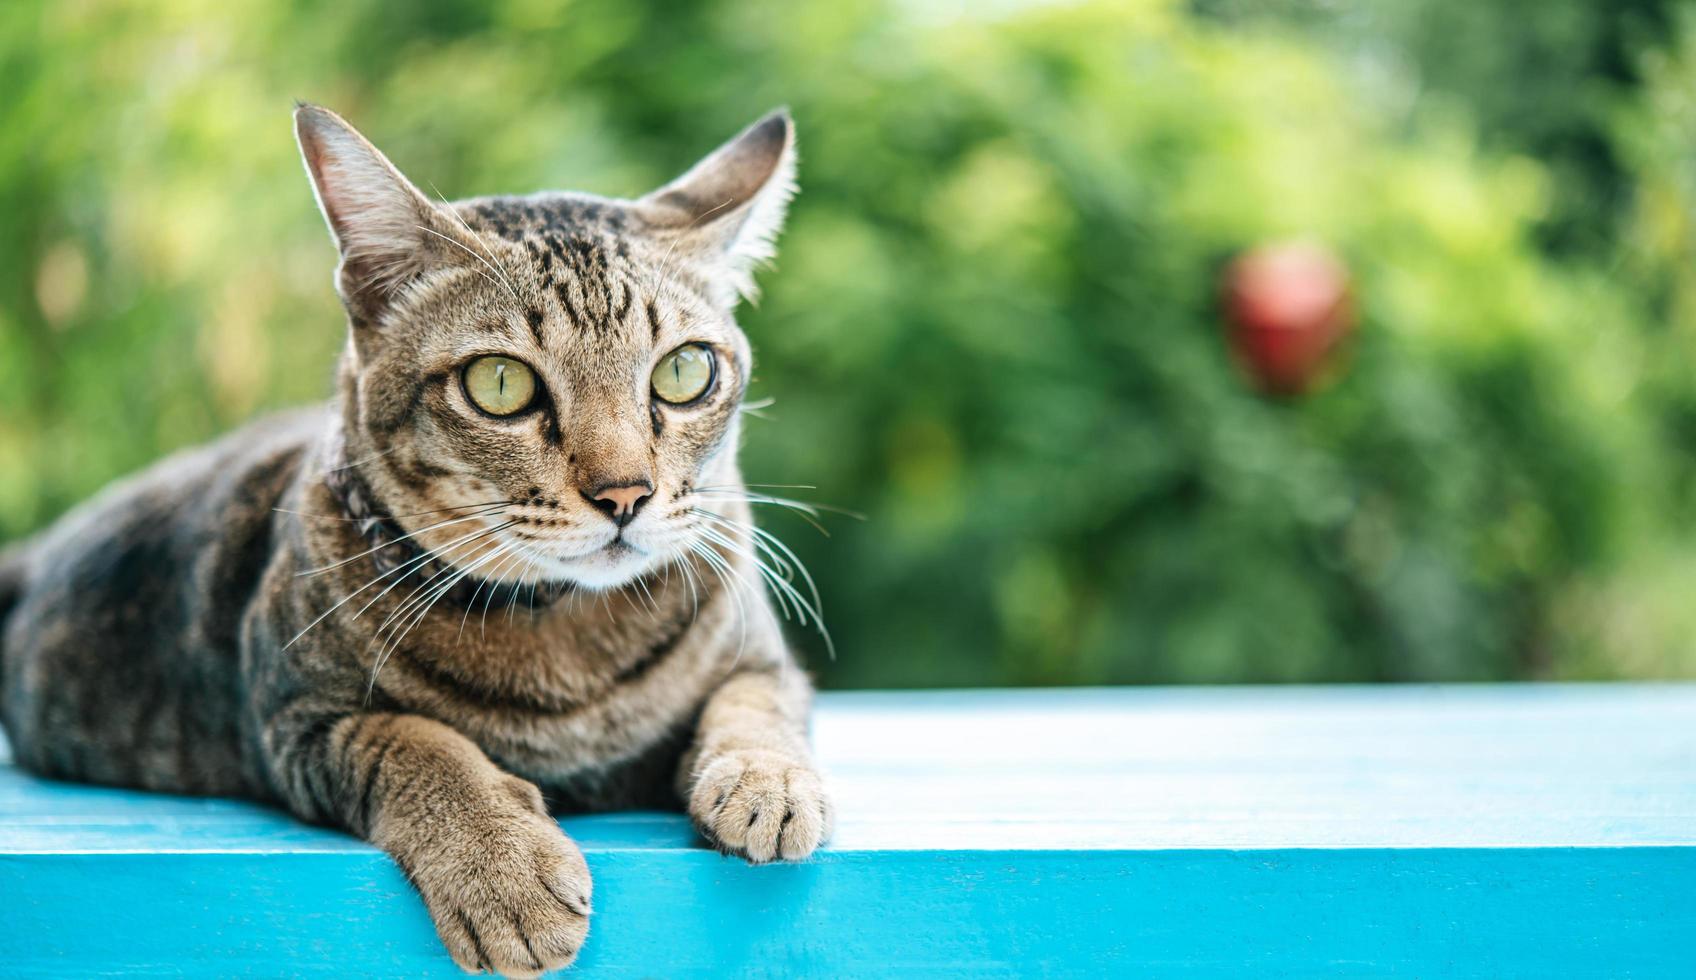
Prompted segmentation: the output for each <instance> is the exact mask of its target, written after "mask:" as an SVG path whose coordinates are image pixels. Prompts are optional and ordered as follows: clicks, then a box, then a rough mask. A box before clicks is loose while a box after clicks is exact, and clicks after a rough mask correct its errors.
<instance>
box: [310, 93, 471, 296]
mask: <svg viewBox="0 0 1696 980" xmlns="http://www.w3.org/2000/svg"><path fill="white" fill-rule="evenodd" d="M294 132H295V138H296V140H298V141H299V143H300V156H301V159H302V160H304V161H305V163H306V173H307V175H308V176H310V177H311V178H312V190H313V193H314V194H315V195H316V196H317V198H318V209H319V210H320V211H322V212H323V213H324V220H325V221H326V222H327V223H328V224H329V226H330V235H331V237H333V238H334V239H335V242H336V248H337V249H338V250H340V252H341V256H342V262H341V266H340V268H339V269H338V270H337V290H338V291H339V292H340V293H341V297H342V302H343V303H344V304H346V306H347V308H348V312H349V313H350V314H352V315H353V316H354V317H355V319H356V321H358V320H361V319H363V320H372V319H375V318H376V317H377V315H378V314H380V313H381V312H382V310H383V309H384V308H385V307H386V306H387V305H388V304H389V303H390V302H391V301H392V300H393V298H394V296H395V294H396V293H397V292H398V291H399V290H400V289H402V288H403V287H405V286H406V285H407V284H408V283H410V282H411V281H412V280H414V279H416V278H417V277H418V275H419V274H420V273H422V272H423V271H424V270H425V269H426V268H428V267H429V266H430V264H431V263H432V262H433V261H434V259H435V257H436V255H437V253H438V252H440V247H439V246H438V244H437V243H438V242H439V239H437V238H436V237H435V236H436V235H444V234H446V235H452V234H453V229H452V225H451V224H449V223H448V222H445V221H443V220H442V215H441V213H440V212H439V211H438V210H437V209H436V207H435V206H434V205H432V204H431V203H430V201H429V199H428V198H426V197H425V196H424V195H423V194H422V193H420V192H419V190H418V189H417V188H416V187H414V186H412V183H411V182H410V181H408V180H407V179H406V178H405V177H404V176H402V175H401V172H400V171H399V170H397V169H395V166H394V164H392V163H390V162H389V160H388V158H387V157H385V156H383V154H382V153H381V152H380V151H379V150H378V149H377V148H376V147H375V146H372V145H371V143H370V141H369V140H367V139H366V138H365V137H363V136H361V135H359V132H358V131H357V130H355V129H354V128H353V127H352V126H350V125H348V124H347V122H346V120H344V119H342V117H340V116H338V115H336V114H335V113H333V112H331V111H330V110H328V109H325V108H322V107H320V106H315V105H301V106H299V107H297V108H296V109H295V113H294Z"/></svg>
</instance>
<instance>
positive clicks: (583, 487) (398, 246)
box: [295, 106, 795, 588]
mask: <svg viewBox="0 0 1696 980" xmlns="http://www.w3.org/2000/svg"><path fill="white" fill-rule="evenodd" d="M295 130H296V135H297V137H298V139H299V142H300V148H301V154H302V156H303V158H304V159H305V162H306V169H307V172H308V174H309V175H310V176H311V178H312V184H313V188H314V190H315V192H316V194H317V198H318V204H319V207H320V209H321V210H322V211H323V213H324V217H325V220H326V221H327V222H328V223H329V226H330V231H331V233H332V235H333V237H334V239H335V242H336V245H337V248H338V249H339V250H340V252H341V264H340V266H339V267H338V269H337V278H336V285H337V290H338V292H339V293H340V295H341V297H342V302H343V304H344V306H345V307H346V308H347V312H348V321H349V330H350V334H351V337H350V342H349V344H348V348H347V354H346V357H345V361H344V365H343V368H342V383H341V391H342V399H343V405H342V416H343V428H344V430H345V431H344V439H345V441H346V446H347V449H346V454H347V461H348V462H349V463H351V464H352V465H354V466H356V467H357V468H358V470H359V473H360V475H361V476H362V477H363V478H364V480H365V482H366V483H368V484H369V485H370V486H371V487H372V489H373V491H374V492H375V493H376V495H377V496H378V498H379V500H380V501H381V503H382V505H383V506H384V507H385V508H386V509H387V510H388V511H389V513H390V514H391V515H393V517H394V520H395V522H396V523H398V524H400V525H402V527H403V528H404V529H405V530H406V531H408V532H411V533H414V534H416V538H417V540H418V541H419V542H421V543H422V544H423V545H424V546H425V547H427V548H429V549H433V550H437V551H439V552H440V553H441V557H442V558H443V560H445V561H447V562H448V563H450V564H453V565H456V566H459V567H460V568H475V569H476V574H477V575H478V577H480V578H485V579H490V580H494V581H519V580H521V579H524V578H526V577H541V578H544V579H548V580H555V581H560V580H563V581H571V582H575V583H577V584H579V585H583V586H587V587H591V588H610V587H615V586H618V585H621V584H624V583H626V582H629V581H631V580H633V579H635V578H636V577H638V576H640V575H642V574H644V573H646V572H648V571H651V570H653V569H655V568H658V567H660V566H662V565H664V564H665V563H667V562H669V561H671V560H673V559H675V558H676V557H678V556H680V555H681V554H683V553H684V552H685V550H686V548H687V547H688V546H689V544H690V543H691V541H692V540H694V539H695V538H698V537H699V536H700V535H701V534H703V533H710V530H709V531H705V532H704V531H703V530H702V529H703V527H709V526H708V525H704V524H703V522H702V520H701V519H700V518H699V516H698V514H696V513H692V508H697V507H699V508H707V507H710V506H711V504H712V502H713V499H714V492H715V490H717V492H718V493H724V492H725V491H724V490H722V489H719V488H725V487H734V486H737V485H739V483H740V478H739V476H738V473H737V470H736V463H735V459H734V456H735V449H736V441H737V433H738V428H739V426H738V415H739V412H738V410H739V408H740V405H741V403H742V399H743V394H744V392H745V390H746V387H747V384H748V375H749V371H750V368H751V357H750V352H749V346H748V341H747V338H746V337H745V336H744V335H743V334H742V331H741V329H740V328H739V327H738V326H737V324H736V321H735V319H734V318H733V316H732V313H733V310H734V308H735V306H736V303H737V302H738V300H739V299H740V298H741V297H744V296H750V295H751V294H752V292H753V279H752V271H753V269H754V267H755V266H756V265H757V264H758V263H759V262H761V261H762V260H765V259H767V258H769V257H770V255H771V254H772V241H773V238H774V236H775V235H776V234H777V232H778V229H779V227H780V225H781V224H782V221H783V216H784V211H785V208H786V206H787V204H788V200H789V197H790V196H791V194H792V193H793V191H794V168H795V151H794V134H793V126H792V124H791V122H790V119H789V116H788V114H787V113H784V112H781V111H780V112H775V113H772V114H771V115H768V116H766V117H765V118H764V119H761V120H760V121H759V122H756V123H754V124H753V125H752V126H750V127H749V128H748V129H746V130H744V131H743V132H742V133H741V134H740V135H738V136H737V137H735V138H734V139H732V140H731V141H730V142H728V143H726V144H724V145H723V146H721V147H719V148H718V149H717V150H715V151H713V152H712V153H711V154H709V155H708V156H707V157H706V158H705V159H703V160H701V162H700V163H698V164H696V165H695V166H694V167H693V168H692V169H690V170H689V171H688V172H687V173H685V174H684V175H683V176H681V177H679V178H677V179H676V180H674V181H672V182H671V183H669V184H667V185H665V186H664V187H662V188H660V189H659V190H656V191H654V192H653V193H651V194H648V195H646V196H644V197H641V198H638V199H634V200H613V199H607V198H600V197H594V196H590V195H586V194H576V193H553V192H549V193H541V194H534V195H531V196H528V197H490V198H479V199H473V200H466V201H458V202H453V203H446V202H439V201H434V200H432V199H431V198H430V197H428V196H426V195H425V194H424V193H422V192H421V191H419V189H418V188H417V187H415V186H414V185H413V184H412V183H411V182H410V181H408V180H407V179H406V178H405V177H404V176H402V174H401V173H400V171H399V170H398V169H396V168H395V167H394V165H393V164H391V163H390V162H389V161H388V159H387V158H386V157H384V156H383V154H382V153H380V152H379V151H378V150H377V149H376V147H374V146H372V145H371V143H370V142H368V141H367V140H366V139H365V138H364V137H362V136H361V135H360V134H359V133H358V132H356V131H355V130H354V129H353V128H352V127H351V126H349V125H348V124H347V123H346V122H345V121H343V120H342V119H341V118H340V117H338V116H336V115H335V114H334V113H332V112H329V111H328V110H325V109H322V108H318V107H315V106H302V107H301V108H299V109H298V110H297V112H296V114H295ZM485 504H486V505H487V506H482V505H485Z"/></svg>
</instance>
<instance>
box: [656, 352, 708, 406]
mask: <svg viewBox="0 0 1696 980" xmlns="http://www.w3.org/2000/svg"><path fill="white" fill-rule="evenodd" d="M713 371H714V365H713V352H712V348H710V347H708V346H707V345H705V344H684V345H683V346H682V347H679V348H677V349H676V350H674V351H672V352H671V353H669V354H667V355H666V356H664V357H662V358H660V362H659V364H657V365H655V366H654V378H653V383H654V394H656V395H658V396H660V398H661V399H662V400H664V401H668V402H670V403H672V404H673V405H682V404H683V403H685V402H692V401H694V400H695V399H697V398H699V397H701V395H702V393H704V392H705V391H706V390H707V387H708V386H709V385H711V384H712V383H713Z"/></svg>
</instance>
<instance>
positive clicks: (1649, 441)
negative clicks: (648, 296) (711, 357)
mask: <svg viewBox="0 0 1696 980" xmlns="http://www.w3.org/2000/svg"><path fill="white" fill-rule="evenodd" d="M1343 6H1346V7H1347V9H1346V11H1344V10H1343V7H1342V6H1337V5H1332V4H1328V3H1320V2H1300V0H1289V2H1285V3H1274V4H1262V3H1246V2H1231V0H1213V2H1197V3H1195V4H1181V3H1177V2H1173V0H1119V2H1083V3H1056V4H1031V3H1021V2H1016V0H1013V2H1003V3H993V4H966V3H945V2H941V0H935V2H917V0H906V2H901V0H846V2H840V3H830V4H813V3H794V2H790V0H708V2H702V3H669V2H659V0H643V2H629V0H580V2H574V3H553V2H543V0H504V2H492V3H484V2H471V0H465V2H437V3H414V2H401V0H338V2H335V3H325V2H303V3H292V2H283V0H271V2H264V3H239V4H232V3H227V2H211V0H155V2H147V3H142V2H134V3H126V2H111V0H75V2H66V3H51V4H49V3H32V2H25V3H14V4H6V5H3V6H0V90H3V91H5V92H7V93H8V95H7V97H5V98H4V99H0V214H3V215H4V216H5V217H4V220H3V221H0V535H3V536H5V537H11V536H16V535H20V534H23V533H25V532H27V531H29V530H31V529H33V528H35V527H38V526H40V525H42V524H43V523H45V522H47V521H48V520H50V519H51V518H52V517H53V516H54V515H56V514H57V513H59V512H61V511H62V510H64V509H65V508H66V507H68V506H70V505H71V504H73V503H74V502H75V501H77V500H78V499H81V498H82V497H84V496H86V495H88V494H89V493H91V492H93V491H94V490H96V489H97V488H98V487H99V486H101V485H102V484H103V483H105V482H106V481H108V480H110V479H111V478H113V477H115V476H117V475H119V474H122V473H124V472H126V471H129V470H132V469H135V468H137V467H140V466H142V465H144V464H146V463H147V462H148V461H150V460H152V459H154V458H156V457H157V456H158V455H160V454H162V453H163V452H165V451H167V450H169V449H172V448H174V447H177V446H181V445H185V444H189V443H194V442H197V441H201V440H203V439H205V438H207V437H210V436H211V435H213V434H215V433H217V432H220V431H222V430H225V429H228V428H230V427H232V426H234V425H236V424H238V423H240V422H241V421H242V420H244V419H246V418H249V417H251V416H253V415H255V414H257V413H259V412H262V411H265V410H267V409H270V408H272V407H275V406H280V405H285V404H291V403H297V402H302V401H308V400H312V399H316V398H320V397H323V396H324V395H325V394H326V393H327V392H328V388H329V379H330V368H331V364H332V362H333V360H334V358H335V356H336V354H337V351H338V349H339V347H340V344H341V340H342V338H341V330H342V326H341V322H342V321H341V316H340V313H339V310H338V308H337V306H336V304H335V299H334V296H333V294H332V291H331V288H330V268H331V265H332V263H333V254H332V250H331V247H330V245H329V242H328V239H327V237H326V235H325V233H324V230H323V228H322V225H321V223H320V220H319V218H318V216H317V214H316V213H315V211H314V209H313V206H312V202H311V196H310V193H309V192H308V189H307V185H306V183H305V180H304V178H303V176H302V174H301V173H300V167H299V163H298V160H297V157H296V154H295V150H294V147H293V145H292V142H291V135H290V127H289V121H288V111H289V106H290V100H291V99H292V98H296V97H299V98H304V99H309V100H312V101H318V102H322V103H325V104H328V105H331V106H333V107H335V108H337V109H339V110H341V111H342V112H343V113H344V114H346V115H348V116H349V117H350V118H351V119H353V120H354V121H355V123H356V124H358V125H360V126H361V127H362V128H363V129H364V130H365V131H366V132H367V134H368V135H370V136H371V137H372V138H373V139H374V140H375V141H376V142H377V143H378V144H379V145H380V146H383V147H384V148H385V149H386V150H387V151H388V153H389V154H390V156H391V157H393V158H394V159H395V161H396V162H397V163H398V164H399V165H400V166H401V167H402V168H403V169H404V170H406V171H407V172H408V173H409V174H410V175H411V176H412V177H413V178H414V179H415V180H417V181H418V182H419V183H420V184H421V185H423V186H426V187H430V186H434V187H435V188H439V189H440V191H441V192H442V193H443V194H446V195H447V196H450V197H454V196H465V195H472V194H481V193H496V192H514V191H525V190H530V189H537V188H545V187H572V188H581V189H587V190H593V191H598V192H602V193H608V194H636V193H640V192H642V191H644V190H646V189H648V188H649V187H651V186H654V185H657V184H658V183H660V182H662V181H663V180H664V179H666V178H667V177H669V176H670V175H671V174H672V173H674V172H676V171H678V170H680V169H682V168H683V167H684V166H686V165H687V164H688V163H689V162H691V161H692V160H693V159H694V158H695V156H697V155H698V154H699V153H701V152H703V151H705V150H706V149H708V148H710V147H711V146H712V145H714V144H716V143H717V142H718V141H719V140H721V139H722V138H724V137H726V136H727V135H729V134H730V133H732V132H734V131H735V130H736V129H737V128H739V127H740V126H741V125H743V124H744V123H746V122H747V121H749V120H751V119H753V118H754V117H755V116H756V115H758V114H759V113H760V112H762V111H764V110H765V109H767V108H769V107H770V106H772V105H775V104H778V103H788V104H789V105H791V106H792V107H793V109H794V112H795V115H796V118H797V120H798V123H799V126H800V132H801V147H802V154H803V169H802V186H803V192H802V195H801V197H800V198H799V199H798V201H797V204H796V207H795V208H794V210H793V212H792V219H791V224H790V227H789V230H788V232H787V234H786V235H785V237H784V240H783V243H782V252H781V257H780V260H779V263H778V268H777V269H776V270H775V271H774V272H771V273H768V274H767V275H766V276H765V277H764V282H765V285H766V290H767V292H766V298H765V300H764V302H763V303H762V305H761V306H760V307H759V308H758V309H757V310H748V311H746V312H745V315H744V318H743V322H744V325H745V326H746V327H747V329H748V332H749V333H750V335H751V336H752V337H753V338H754V341H755V344H756V347H757V350H758V354H759V358H760V370H759V375H758V378H757V385H756V389H755V395H756V396H757V397H768V396H769V397H771V398H774V399H775V405H774V406H773V407H772V408H771V409H769V410H768V411H767V412H766V413H765V414H766V415H767V416H769V418H768V419H766V420H753V421H751V422H750V425H749V434H748V440H747V448H746V451H745V460H746V471H747V473H748V474H749V477H750V479H752V480H756V481H762V482H773V483H807V484H816V485H817V486H818V487H819V489H818V490H817V491H812V492H807V493H805V494H802V495H804V496H808V497H811V498H813V499H817V500H821V501H826V502H829V503H833V504H838V505H841V506H844V507H848V508H851V509H854V510H857V511H861V512H863V513H864V514H865V515H866V518H867V519H866V520H865V521H864V522H855V521H848V520H832V521H830V522H829V526H830V529H831V531H832V537H830V538H829V539H828V540H826V539H824V538H821V537H818V536H817V535H815V534H814V533H813V532H812V531H811V530H810V529H808V528H807V527H806V526H805V525H803V524H800V523H798V522H793V521H787V520H785V518H784V517H783V516H782V515H781V514H772V515H767V518H766V523H767V525H768V526H770V527H773V528H774V529H776V530H778V531H779V532H780V533H782V534H783V535H784V536H785V537H786V538H787V539H788V540H790V541H791V542H793V543H794V545H795V546H796V547H797V548H798V549H799V550H801V552H802V554H803V555H804V556H805V557H806V558H807V560H808V562H809V564H810V565H811V566H812V567H813V569H814V571H815V573H816V574H817V576H818V579H819V582H820V586H821V588H822V590H823V592H824V594H825V598H826V612H827V616H828V619H829V621H830V623H831V625H832V627H833V630H834V633H835V635H836V639H837V646H838V648H839V650H840V655H839V658H838V659H837V660H836V661H835V662H829V661H826V660H825V659H824V658H823V657H822V650H821V648H820V645H819V644H818V643H816V642H815V641H814V640H813V639H812V638H809V637H807V636H805V635H802V634H799V633H797V635H796V639H797V642H798V643H799V644H800V645H801V646H803V647H805V648H807V649H809V651H810V652H811V653H812V656H811V658H810V659H811V663H812V665H813V666H814V667H815V668H816V669H817V670H818V671H819V673H820V674H821V675H822V677H823V678H824V680H825V681H826V682H827V683H829V684H833V685H837V686H858V685H928V684H1050V683H1119V682H1149V681H1262V680H1278V681H1282V680H1427V679H1484V678H1529V677H1615V676H1632V677H1660V676H1691V675H1696V602H1693V601H1692V599H1691V598H1690V597H1691V596H1692V595H1696V541H1692V533H1691V529H1692V525H1691V517H1692V516H1693V515H1696V468H1693V467H1692V465H1691V460H1692V458H1693V453H1692V450H1693V449H1696V375H1693V373H1692V371H1691V367H1690V365H1691V362H1692V354H1693V352H1696V287H1693V280H1692V274H1691V270H1692V268H1693V265H1692V260H1693V255H1692V252H1693V250H1696V248H1693V246H1696V227H1693V226H1692V223H1691V214H1692V210H1691V208H1692V204H1693V203H1696V170H1693V161H1696V17H1693V16H1691V14H1690V12H1689V11H1688V10H1686V9H1685V8H1683V7H1681V6H1679V5H1676V4H1673V3H1669V2H1634V3H1629V4H1597V3H1589V2H1582V0H1548V2H1543V3H1536V4H1526V3H1517V4H1516V3H1506V4H1478V3H1476V2H1471V0H1467V2H1457V0H1417V2H1415V0H1409V2H1405V3H1396V4H1388V3H1383V4H1371V3H1369V4H1360V5H1343ZM1292 237H1299V238H1313V239H1318V240H1321V241H1324V242H1327V243H1329V244H1330V245H1331V246H1332V247H1333V248H1335V249H1336V250H1338V251H1339V252H1340V253H1341V254H1342V255H1344V256H1345V257H1346V258H1347V260H1348V261H1349V263H1350V265H1351V267H1352V269H1353V272H1354V275H1355V277H1356V289H1357V292H1358V297H1359V302H1360V306H1361V310H1362V326H1361V330H1360V333H1359V337H1358V341H1357V343H1356V344H1355V346H1354V349H1353V352H1352V357H1351V359H1350V363H1349V365H1348V370H1347V371H1346V372H1345V373H1344V374H1343V375H1342V376H1341V377H1340V378H1339V379H1338V380H1337V381H1336V383H1334V384H1332V385H1331V386H1329V387H1328V388H1326V389H1324V390H1323V391H1320V392H1318V393H1316V394H1314V395H1312V396H1310V397H1307V398H1304V399H1301V400H1297V401H1293V402H1278V401H1269V400H1266V399H1264V398H1261V397H1259V396H1257V395H1255V394H1254V393H1252V392H1251V391H1250V390H1249V389H1248V388H1247V387H1246V386H1245V385H1244V384H1243V383H1242V382H1241V380H1240V379H1239V377H1238V375H1237V374H1236V372H1235V371H1234V369H1233V366H1232V364H1231V362H1230V359H1229V358H1228V356H1227V355H1226V352H1225V350H1224V348H1223V345H1222V343H1221V326H1220V323H1219V315H1218V311H1217V303H1216V295H1217V285H1216V283H1217V275H1218V271H1219V269H1220V267H1221V265H1222V263H1223V262H1224V261H1225V260H1226V259H1227V258H1228V257H1229V256H1231V255H1232V254H1233V253H1235V252H1237V251H1239V250H1241V249H1243V248H1245V247H1248V246H1251V245H1254V244H1257V243H1261V242H1265V241H1271V240H1279V239H1285V238H1292Z"/></svg>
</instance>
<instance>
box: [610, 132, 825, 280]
mask: <svg viewBox="0 0 1696 980" xmlns="http://www.w3.org/2000/svg"><path fill="white" fill-rule="evenodd" d="M794 195H795V124H794V122H793V121H792V120H791V119H790V118H789V111H788V110H787V109H778V110H776V111H774V112H771V113H768V114H767V115H766V116H765V117H764V118H763V119H761V120H760V121H759V122H756V123H754V124H753V125H752V126H749V127H748V128H747V129H744V130H743V131H742V132H741V133H740V134H738V135H737V136H736V137H735V138H734V139H732V140H730V141H729V142H728V143H725V144H724V145H723V146H721V147H719V148H718V149H716V150H714V151H713V152H712V153H710V154H708V155H707V156H706V158H704V159H703V160H701V162H700V163H697V164H695V166H693V167H691V168H690V169H689V172H688V173H686V174H684V175H683V176H681V177H679V178H677V179H676V180H674V181H672V182H671V183H669V184H667V185H665V186H664V187H661V188H660V189H659V190H657V191H654V192H653V193H652V194H649V195H648V196H646V197H644V198H642V199H641V200H640V201H638V202H637V210H638V213H639V214H640V215H641V216H642V218H643V219H644V220H645V221H646V223H647V224H648V226H649V228H651V229H652V230H653V231H654V232H655V233H656V235H657V236H658V237H660V238H661V239H662V240H666V241H669V242H671V243H672V244H671V245H670V247H671V248H672V249H673V250H674V251H675V252H676V253H677V254H678V255H680V256H681V257H684V258H688V259H692V260H693V261H694V262H696V263H697V264H698V265H700V266H701V267H702V268H703V271H705V272H706V273H707V275H708V276H709V281H710V283H711V286H712V289H713V292H714V294H715V295H714V297H713V298H714V300H715V301H717V302H719V303H721V304H722V305H724V306H726V307H730V306H734V305H735V303H736V299H737V297H738V296H742V297H746V298H748V299H753V298H754V297H755V296H756V295H757V293H758V289H757V288H756V287H755V285H754V268H755V267H756V266H757V265H759V264H760V263H761V262H764V261H766V260H768V259H770V258H771V257H772V256H773V255H775V254H776V252H777V247H776V242H777V233H778V232H779V231H780V230H782V228H783V217H784V214H785V213H786V212H787V211H788V209H789V199H790V198H791V197H793V196H794Z"/></svg>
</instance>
